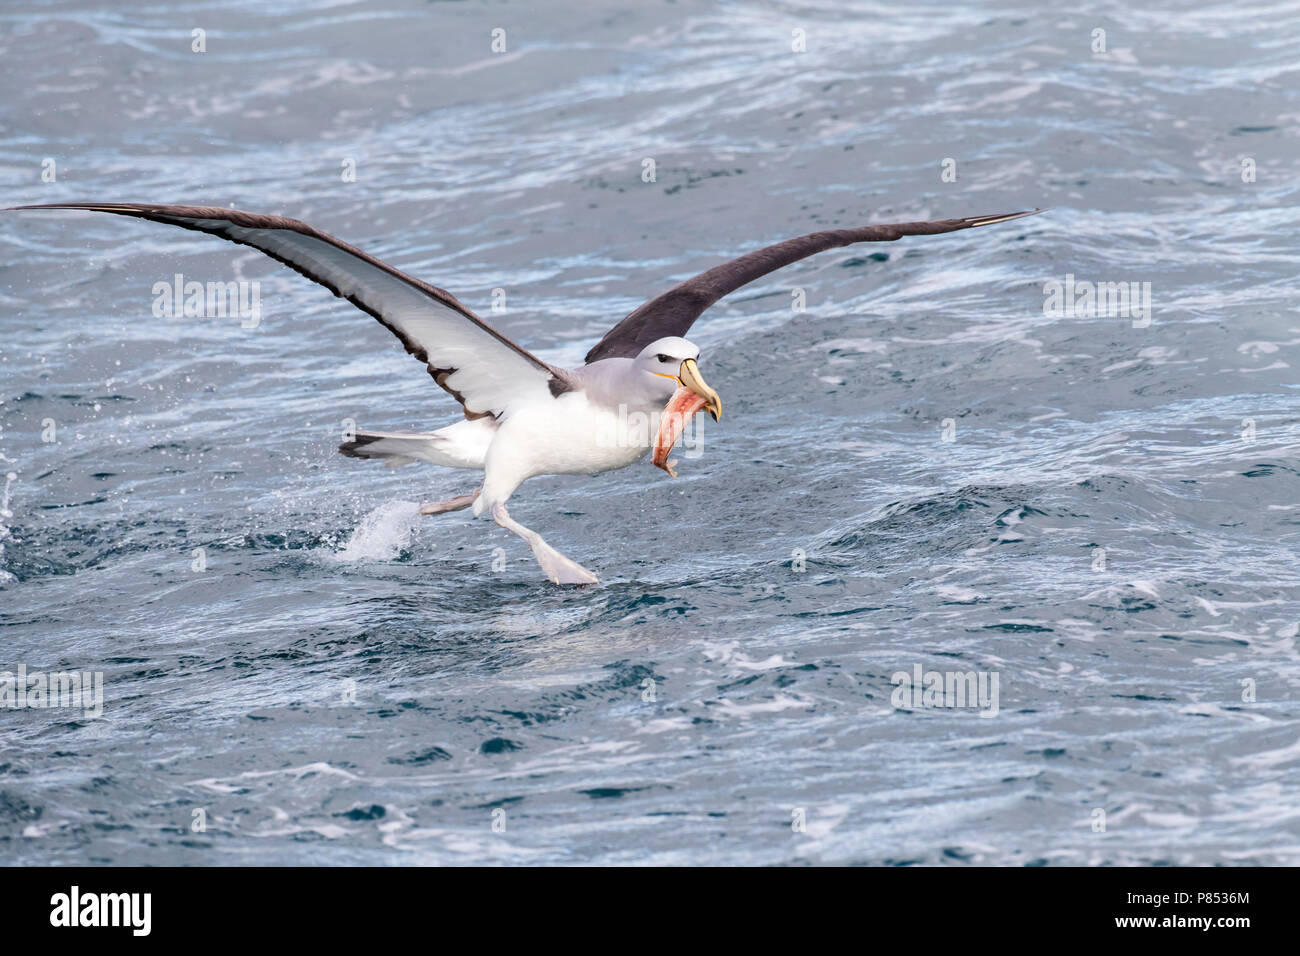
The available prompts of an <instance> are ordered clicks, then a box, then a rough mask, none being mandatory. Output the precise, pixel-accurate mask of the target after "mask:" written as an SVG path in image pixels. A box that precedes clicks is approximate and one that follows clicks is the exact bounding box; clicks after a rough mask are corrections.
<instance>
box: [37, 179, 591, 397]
mask: <svg viewBox="0 0 1300 956" xmlns="http://www.w3.org/2000/svg"><path fill="white" fill-rule="evenodd" d="M15 208H17V209H85V210H89V211H91V212H109V213H116V214H118V215H120V216H134V217H135V218H137V219H148V220H150V221H151V222H161V223H166V224H168V225H172V226H180V227H182V228H184V229H194V230H197V231H199V232H206V233H210V234H211V235H214V236H219V237H220V238H222V239H228V240H230V241H231V242H237V243H239V244H241V245H245V246H251V247H252V248H254V249H257V250H260V251H261V252H264V253H266V254H267V255H268V256H270V257H271V258H272V259H275V260H277V261H278V262H282V263H284V264H285V265H287V266H288V267H289V268H291V269H293V270H294V271H296V272H299V273H301V274H302V275H304V276H306V277H307V278H308V279H311V280H312V281H313V282H318V283H320V284H321V285H323V286H325V288H327V289H329V290H330V291H331V292H333V293H334V294H335V295H336V296H339V297H340V298H344V299H347V300H348V301H349V302H351V303H352V304H353V305H355V306H356V307H357V308H359V309H361V310H362V311H363V312H367V313H369V314H370V315H372V316H374V317H375V318H376V319H378V320H379V321H380V323H382V324H383V325H384V327H385V328H387V329H388V330H389V331H390V332H392V333H393V334H394V335H396V336H397V338H398V339H399V340H400V341H401V343H402V345H403V346H405V347H406V351H408V352H410V353H411V354H412V355H414V356H415V357H416V358H417V359H419V360H420V361H421V362H424V363H425V365H427V366H428V368H429V373H430V374H431V375H432V376H433V378H434V381H436V382H437V383H438V384H439V385H440V386H441V387H442V388H444V389H445V390H446V391H448V392H449V393H451V395H452V396H453V397H454V398H455V399H456V401H458V402H460V403H461V405H462V406H463V407H464V409H465V415H466V417H468V418H482V417H485V416H488V415H492V416H498V417H499V416H500V415H502V414H505V413H508V412H510V411H511V410H512V409H514V408H517V407H519V406H521V405H526V404H529V403H531V402H533V401H538V400H542V399H543V398H549V397H550V396H551V395H552V394H558V393H559V392H560V391H563V390H565V388H566V385H567V383H568V377H567V375H566V374H565V373H564V372H563V371H562V370H560V369H556V368H553V367H552V366H550V365H548V364H547V363H546V362H543V361H542V360H541V359H539V358H538V357H537V356H535V355H533V354H532V353H530V352H528V351H527V350H525V349H524V348H522V347H520V346H518V345H516V344H515V343H514V342H512V341H510V339H508V338H506V337H505V336H504V335H502V334H501V333H500V332H498V331H497V330H496V329H494V328H492V327H491V326H489V325H488V324H487V323H486V322H484V321H483V320H482V319H480V318H479V317H478V316H476V315H475V314H474V313H473V312H471V311H470V310H469V309H468V308H466V307H465V305H463V304H462V303H461V302H459V301H458V300H457V299H456V297H455V296H453V295H452V294H451V293H450V292H447V291H445V290H443V289H439V288H438V287H437V286H432V285H429V284H428V283H427V282H421V281H420V280H419V279H416V278H414V277H413V276H409V275H407V274H406V273H405V272H402V271H401V270H399V269H394V268H393V267H392V266H390V265H388V264H387V263H385V262H381V261H380V260H378V259H376V258H375V257H374V256H371V255H369V254H367V253H365V252H362V251H361V250H360V249H358V248H356V247H355V246H350V245H348V244H347V243H346V242H342V241H341V240H338V239H335V238H334V237H333V236H330V235H327V234H325V233H323V232H321V231H319V230H318V229H313V228H312V227H311V226H309V225H307V224H306V223H304V222H299V221H298V220H297V219H286V218H284V217H283V216H263V215H258V214H257V213H249V212H241V211H239V210H236V209H223V208H221V207H219V206H161V205H155V204H152V203H49V204H45V205H38V206H17V207H15Z"/></svg>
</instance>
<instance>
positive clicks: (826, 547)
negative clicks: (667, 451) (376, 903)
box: [0, 0, 1300, 866]
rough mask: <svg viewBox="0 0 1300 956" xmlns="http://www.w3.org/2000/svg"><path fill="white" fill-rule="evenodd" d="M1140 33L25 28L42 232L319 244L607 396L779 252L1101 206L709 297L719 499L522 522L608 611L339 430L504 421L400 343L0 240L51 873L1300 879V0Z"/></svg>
mask: <svg viewBox="0 0 1300 956" xmlns="http://www.w3.org/2000/svg"><path fill="white" fill-rule="evenodd" d="M1146 6H1147V8H1146V9H1144V10H1142V11H1137V10H1134V9H1132V8H1131V6H1130V5H1129V4H1122V3H1099V2H1091V0H1084V2H1082V3H1076V4H1071V5H1070V6H1069V8H1068V10H1061V9H1058V10H1051V9H1046V8H1045V7H1044V5H1041V4H1038V3H1031V2H1023V0H1011V2H999V3H970V4H953V3H947V2H929V0H921V2H908V3H898V2H894V0H874V2H865V0H857V2H841V0H837V2H834V3H831V2H828V0H827V2H804V3H785V2H781V3H751V2H735V3H704V2H695V0H684V2H675V3H645V2H627V0H619V2H615V3H602V4H578V3H570V4H556V3H546V4H525V3H477V2H476V3H463V4H461V3H426V2H415V0H381V2H377V3H347V2H329V0H287V2H282V3H277V4H266V3H263V2H256V3H254V2H223V0H218V2H210V3H204V4H202V5H199V6H197V7H195V6H193V5H190V4H182V3H175V2H156V3H147V4H129V3H121V4H108V5H104V4H89V3H84V2H80V0H78V2H57V0H56V2H24V0H16V2H13V3H7V4H6V5H5V7H4V9H3V11H0V89H3V91H4V92H3V93H2V94H0V200H3V205H6V206H9V205H16V204H19V203H30V202H54V201H61V200H101V201H103V200H110V201H155V202H190V203H200V204H211V205H231V204H234V205H237V206H239V207H240V208H244V209H250V210H254V211H260V212H268V213H278V214H285V215H290V216H295V217H298V218H302V219H305V220H307V221H308V222H311V223H312V224H314V225H316V226H318V227H319V228H322V229H324V230H326V231H328V232H331V233H333V234H335V235H338V236H340V237H341V238H343V239H345V240H347V241H350V242H352V243H354V244H357V245H360V246H361V247H363V248H365V249H366V250H368V251H370V252H372V253H374V254H376V255H379V256H381V257H383V258H385V259H386V260H388V261H390V262H392V263H393V264H394V265H396V266H398V267H400V268H403V269H406V270H408V271H410V272H412V273H414V274H416V275H418V276H420V277H421V278H424V279H426V280H428V281H430V282H433V283H435V284H438V285H441V286H444V287H446V288H448V289H450V290H452V291H453V292H454V293H456V294H457V295H458V296H460V297H461V298H462V299H463V300H464V301H465V302H466V303H467V304H468V305H470V306H471V307H472V308H474V309H476V310H477V311H479V312H480V314H483V315H485V316H486V317H487V318H488V319H489V320H490V321H492V322H493V323H495V324H496V325H497V326H499V327H500V328H501V329H502V330H503V331H505V332H506V333H507V334H509V335H511V336H513V337H514V338H516V339H517V340H518V341H519V342H521V343H522V344H523V345H525V346H526V347H528V348H530V349H533V350H534V351H536V352H537V354H539V355H541V356H542V357H544V358H545V359H547V360H548V361H551V362H555V363H570V364H578V363H580V362H581V356H582V354H583V353H584V351H585V350H586V348H587V347H588V346H589V345H590V344H591V343H592V342H593V341H595V340H596V339H597V338H598V337H599V336H600V335H601V334H602V333H603V331H604V330H605V329H606V328H608V327H609V326H610V325H611V324H612V323H613V322H615V321H617V320H618V319H619V318H621V317H622V316H623V315H625V314H626V313H627V312H629V311H631V310H632V309H633V308H635V307H636V306H637V305H638V304H639V303H640V302H642V301H643V300H644V299H646V298H648V297H650V296H652V295H654V294H657V293H658V292H660V291H662V290H663V289H665V288H666V287H667V286H668V285H670V284H672V283H674V282H676V281H679V280H681V279H682V278H684V277H686V276H689V275H691V274H693V273H695V272H698V271H700V270H702V269H704V268H707V267H709V266H711V265H714V264H716V263H718V262H720V261H723V260H724V259H726V258H730V257H732V256H734V255H737V254H740V253H742V252H745V251H748V250H750V249H753V248H756V247H758V246H759V245H761V244H765V243H768V242H773V241H777V240H780V239H783V238H787V237H789V236H793V235H798V234H801V233H804V232H810V231H813V230H816V229H822V228H831V227H846V226H852V225H860V224H864V223H867V222H888V221H895V220H898V219H916V218H925V217H948V216H962V215H974V214H986V213H996V212H1004V211H1011V210H1017V209H1025V208H1033V207H1036V206H1039V207H1047V208H1048V209H1049V211H1048V212H1047V213H1046V214H1045V215H1041V216H1037V217H1033V218H1030V219H1026V220H1024V221H1021V222H1015V223H1010V224H1007V225H1002V226H995V227H990V228H986V229H980V230H974V231H969V232H962V233H957V234H954V235H948V236H940V237H933V238H914V239H908V240H904V241H902V242H899V243H893V244H880V245H871V246H859V247H853V248H846V249H839V250H835V251H832V252H828V253H825V254H823V255H820V256H818V257H816V258H813V259H809V260H805V261H804V262H801V263H799V264H797V265H795V266H792V267H790V268H789V269H786V270H784V271H782V272H780V273H778V274H774V275H771V276H768V277H767V278H765V279H763V280H761V281H759V282H757V283H755V284H754V285H752V286H750V287H747V288H745V289H744V290H742V291H741V292H739V293H736V294H734V295H733V296H731V297H730V298H728V299H726V300H724V301H723V302H722V303H720V304H719V305H718V306H716V307H714V308H713V309H711V310H710V311H709V312H708V313H706V315H705V317H704V318H703V319H702V320H701V321H700V322H699V323H698V324H697V325H696V327H695V329H694V331H693V333H692V338H693V340H694V341H696V342H697V343H699V344H700V346H701V348H702V349H703V361H702V368H703V370H704V373H705V375H706V376H707V378H708V380H709V382H710V383H711V384H712V385H713V386H714V387H716V388H717V389H718V390H719V391H720V392H721V393H722V395H723V399H724V401H725V403H726V414H725V416H724V418H723V420H722V422H721V423H720V424H718V425H714V424H713V423H712V422H705V423H704V424H703V425H701V427H700V431H699V435H700V440H701V443H702V444H701V446H700V449H699V451H700V453H699V455H698V456H697V457H688V458H685V459H684V460H682V461H681V465H680V468H679V471H680V473H681V477H680V478H679V479H678V480H677V481H672V480H671V479H669V478H668V477H667V476H666V475H665V474H664V473H662V472H660V471H658V470H656V469H654V468H652V467H650V466H649V465H648V464H643V465H639V466H636V467H633V468H630V469H627V470H625V471H621V472H615V473H612V474H607V475H604V476H600V477H597V478H575V477H565V478H540V479H534V480H532V481H529V482H528V483H526V484H525V485H524V486H523V487H522V488H521V489H520V491H519V493H518V494H517V495H516V497H515V499H514V500H513V502H512V513H513V514H514V516H515V517H516V518H517V519H518V520H520V521H522V522H523V523H524V524H527V525H529V526H530V527H533V528H535V529H537V530H538V531H540V532H541V533H542V534H544V535H545V536H546V538H547V540H548V541H550V542H551V543H552V544H554V545H555V546H556V547H557V548H559V549H560V550H562V551H563V552H565V553H566V554H568V555H570V556H572V557H573V558H575V559H576V560H578V561H580V562H581V563H582V564H584V565H586V566H587V567H590V568H592V569H593V570H595V571H596V572H597V573H599V574H600V575H601V578H602V584H601V585H600V586H599V587H594V588H590V589H576V590H575V589H568V590H563V589H558V588H555V587H552V586H550V585H549V584H548V583H547V582H546V581H545V580H544V579H543V578H542V576H541V574H540V572H539V570H538V569H537V566H536V564H535V562H534V561H533V559H532V557H531V555H530V554H529V552H528V550H527V548H526V547H525V546H524V544H523V543H522V542H521V541H519V540H518V539H517V538H515V537H514V536H513V535H510V534H509V533H507V532H505V531H503V530H501V529H499V528H497V527H496V526H495V525H494V524H492V523H491V522H490V521H488V520H486V519H477V520H475V519H473V518H471V517H470V516H469V515H468V514H467V513H464V512H462V513H458V514H451V515H443V516H438V517H431V518H423V519H422V518H419V517H417V515H416V513H415V512H416V508H417V505H418V504H419V503H420V502H422V501H428V500H432V499H435V498H439V497H446V496H449V495H453V494H458V493H462V492H465V491H469V490H471V489H472V488H473V487H474V484H475V482H474V475H473V473H470V472H455V471H444V470H439V469H436V468H433V467H431V466H419V465H411V466H408V467H404V468H399V469H394V470H390V469H385V468H383V467H382V466H380V465H379V464H377V463H375V462H364V461H357V460H353V459H347V458H343V457H341V456H339V455H338V454H337V453H336V451H335V446H336V445H337V444H338V442H339V440H340V437H341V434H342V431H343V429H344V428H345V424H344V423H345V422H346V421H348V420H351V421H354V422H356V423H357V425H358V426H360V427H362V428H387V429H391V428H419V429H428V428H432V427H438V426H441V425H443V424H447V423H450V422H452V421H455V420H456V419H457V418H458V416H459V409H458V407H457V406H456V405H455V403H454V402H453V401H452V400H451V399H450V398H449V397H448V396H447V395H445V394H444V393H443V392H441V391H440V390H439V389H437V388H436V387H435V386H434V384H433V383H432V381H431V380H430V379H429V377H428V376H427V375H426V374H425V372H424V371H423V370H422V369H421V367H420V366H419V365H418V364H417V363H415V362H414V361H413V360H412V359H410V358H409V357H408V356H407V355H406V354H405V353H404V352H403V350H402V349H401V347H400V345H399V344H398V343H397V342H396V341H395V340H394V339H392V337H391V336H390V335H389V334H388V333H387V332H386V331H385V330H384V329H383V328H381V327H380V326H379V325H378V324H377V323H375V322H374V321H372V320H371V319H370V318H369V317H367V316H365V315H363V314H361V313H360V312H357V311H356V310H354V309H352V308H351V307H350V306H348V305H347V304H346V303H345V302H342V301H340V300H338V299H335V298H334V297H333V296H331V295H330V294H329V293H328V292H327V291H326V290H324V289H321V288H320V287H317V286H313V285H312V284H310V283H308V282H307V281H306V280H304V279H302V278H301V277H299V276H297V275H295V274H294V273H292V272H290V271H288V270H286V269H284V268H282V267H280V266H278V265H277V264H275V263H274V262H272V261H270V260H268V259H266V258H264V257H262V256H260V255H259V254H257V253H255V252H253V251H251V250H248V249H244V248H239V247H235V246H232V245H229V244H226V243H221V242H218V241H217V240H214V239H211V238H208V237H204V236H199V235H195V234H192V233H187V232H182V231H180V230H175V229H168V228H166V227H163V226H158V225H154V224H150V223H142V222H137V221H134V220H126V219H120V218H117V217H109V216H95V215H91V214H63V213H54V214H48V213H45V214H42V213H13V212H10V213H4V214H3V215H0V454H3V456H4V459H3V460H2V461H0V480H4V481H5V483H4V491H3V506H2V507H0V545H2V546H3V554H2V555H0V579H2V580H0V624H2V625H3V627H2V629H0V671H6V670H8V671H15V672H16V671H17V669H18V668H19V667H20V666H21V667H23V668H25V669H26V671H28V672H29V673H31V672H40V673H52V672H58V671H78V672H90V673H95V672H98V673H101V674H102V675H103V709H102V714H101V715H100V716H93V715H88V714H86V713H84V712H83V711H82V710H80V709H74V708H66V707H63V708H33V707H24V708H0V862H3V863H7V864H35V863H96V864H97V863H106V864H196V865H222V864H288V863H319V864H471V863H521V864H583V863H595V864H840V863H863V864H900V865H901V864H929V865H948V866H967V865H973V864H999V865H1001V864H1006V865H1041V864H1053V865H1056V864H1084V865H1100V864H1111V865H1128V864H1205V865H1211V864H1227V865H1235V864H1266V865H1271V864H1284V863H1289V864H1296V863H1300V798H1298V797H1297V793H1298V792H1300V720H1298V716H1300V715H1298V713H1297V710H1298V708H1297V703H1296V700H1297V689H1298V688H1300V666H1298V665H1300V657H1298V655H1297V648H1296V638H1297V632H1298V630H1300V581H1298V580H1297V564H1298V562H1297V545H1298V543H1300V535H1298V531H1300V475H1298V473H1297V458H1298V454H1297V453H1298V452H1300V424H1298V422H1297V397H1298V396H1297V368H1298V367H1300V313H1298V312H1297V308H1296V301H1295V290H1296V277H1297V273H1298V272H1300V239H1297V236H1300V202H1298V190H1300V176H1298V175H1297V173H1298V172H1300V170H1298V169H1297V166H1298V165H1300V163H1298V160H1300V149H1298V148H1297V128H1298V124H1300V92H1298V91H1300V6H1297V5H1296V4H1295V3H1274V2H1268V0H1262V2H1259V3H1254V4H1251V5H1248V7H1246V8H1243V7H1242V5H1241V4H1240V3H1227V2H1206V3H1200V4H1194V5H1186V4H1179V3H1168V2H1162V3H1156V4H1151V5H1146ZM195 30H202V31H204V32H203V33H202V34H197V35H196V34H195V33H194V31H195ZM495 30H501V31H504V32H503V33H500V34H495V35H494V32H493V31H495ZM1099 30H1100V31H1104V33H1103V34H1098V33H1097V32H1096V31H1099ZM494 42H496V43H497V47H498V50H496V51H494V49H493V43H494ZM1099 43H1100V47H1099ZM196 45H199V46H203V47H204V51H203V52H196V50H195V49H194V48H195V46H196ZM647 160H653V173H654V175H653V177H650V176H649V173H648V170H649V169H650V167H649V166H648V165H647V162H646V161H647ZM349 170H353V171H354V172H355V177H354V178H355V181H345V179H347V178H348V177H347V176H346V175H345V174H348V173H349ZM952 173H955V180H954V179H953V176H952ZM43 174H44V175H43ZM945 174H947V175H945ZM647 179H651V181H647ZM48 180H52V181H48ZM177 273H180V274H182V275H183V276H184V277H185V278H186V279H187V280H198V281H203V282H207V281H232V280H240V281H248V282H254V281H255V282H258V283H260V290H261V308H262V315H261V320H260V323H259V324H258V325H257V326H256V327H254V328H245V327H243V325H242V323H241V322H240V321H239V320H238V319H236V318H230V317H226V318H220V317H212V318H165V317H164V318H158V317H155V316H154V315H153V313H152V309H151V307H152V305H153V303H154V300H155V296H154V294H153V291H152V290H153V287H154V285H155V283H158V282H160V281H162V282H167V281H172V279H173V277H174V275H176V274H177ZM1067 276H1072V277H1074V279H1073V281H1075V282H1125V283H1128V282H1137V283H1149V284H1150V285H1149V289H1150V302H1151V309H1150V314H1149V321H1147V320H1145V319H1143V318H1141V317H1130V316H1124V315H1117V314H1110V315H1108V314H1096V313H1092V314H1090V313H1089V311H1088V310H1087V309H1086V308H1082V309H1074V310H1063V311H1062V312H1059V313H1058V312H1055V311H1053V310H1051V309H1049V308H1046V305H1047V304H1048V302H1047V300H1048V295H1047V293H1046V291H1045V287H1046V285H1047V284H1048V283H1051V282H1053V281H1058V282H1062V283H1064V282H1065V281H1066V277H1067ZM1139 288H1141V286H1139ZM494 290H503V291H502V292H501V293H497V294H496V295H495V298H494ZM800 290H801V291H800ZM796 294H798V295H800V296H802V298H803V299H804V301H805V304H806V307H805V308H804V310H803V311H801V312H800V311H796V310H795V309H794V307H793V306H794V303H795V300H796ZM494 304H495V305H496V306H498V308H499V309H500V311H494V308H493V307H494ZM6 475H8V476H9V477H8V479H5V476H6ZM918 668H919V669H920V672H921V674H922V675H925V674H927V673H937V674H939V675H941V676H942V675H949V674H955V673H963V674H965V673H972V672H974V673H976V674H977V675H978V674H983V675H985V677H986V678H988V679H990V680H991V679H992V678H994V677H996V679H997V689H998V698H997V702H996V703H997V712H996V714H993V713H992V708H991V707H983V708H981V707H972V706H969V701H968V702H967V706H961V707H953V706H926V703H927V702H926V700H925V699H924V698H922V699H921V700H920V701H912V700H910V698H909V700H907V701H903V703H904V704H907V705H908V706H903V707H899V706H895V697H896V690H897V686H896V675H898V674H899V673H900V672H902V673H906V674H909V675H911V674H913V673H915V672H916V670H917V669H918ZM923 680H924V677H923ZM930 703H931V704H934V703H936V702H935V701H931V702H930ZM937 703H952V701H951V699H950V698H944V699H943V700H941V701H938V702H937ZM916 704H920V706H915V705H916ZM982 713H984V714H986V716H982V715H981V714H982Z"/></svg>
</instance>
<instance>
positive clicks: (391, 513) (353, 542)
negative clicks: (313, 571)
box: [330, 501, 420, 563]
mask: <svg viewBox="0 0 1300 956" xmlns="http://www.w3.org/2000/svg"><path fill="white" fill-rule="evenodd" d="M419 523H420V506H419V505H418V504H416V503H415V502H414V501H389V502H386V503H385V504H382V505H380V506H379V507H378V508H375V509H374V510H373V511H371V512H370V513H369V514H367V515H366V516H365V517H364V518H362V519H361V523H360V524H359V525H357V527H356V530H355V531H353V532H352V535H351V536H350V537H349V538H348V541H347V544H345V545H344V546H343V548H342V550H340V551H336V552H334V553H332V554H331V555H330V557H331V558H332V559H333V560H335V561H339V562H343V563H356V562H361V561H392V560H393V559H394V558H396V557H397V556H398V555H399V554H401V553H402V551H403V550H405V548H406V546H407V545H409V544H410V543H411V535H412V534H414V533H415V529H416V527H417V526H418V525H419Z"/></svg>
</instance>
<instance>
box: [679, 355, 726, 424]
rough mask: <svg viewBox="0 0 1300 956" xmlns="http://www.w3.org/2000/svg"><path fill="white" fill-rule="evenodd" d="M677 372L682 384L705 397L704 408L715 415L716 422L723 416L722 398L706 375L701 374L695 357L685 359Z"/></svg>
mask: <svg viewBox="0 0 1300 956" xmlns="http://www.w3.org/2000/svg"><path fill="white" fill-rule="evenodd" d="M677 374H678V378H679V380H680V381H681V383H682V385H684V386H685V387H686V388H689V389H690V390H691V391H692V392H694V393H695V394H696V395H698V396H700V398H702V399H704V410H705V411H706V412H708V413H709V414H710V415H712V416H713V420H714V421H715V422H716V421H718V420H719V419H720V418H722V399H721V398H719V397H718V393H717V392H715V391H714V390H713V389H711V388H709V384H708V383H707V382H706V381H704V377H703V376H702V375H700V367H699V366H698V365H696V364H695V359H685V360H684V361H683V362H682V367H681V369H680V370H679V371H678V373H677Z"/></svg>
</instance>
